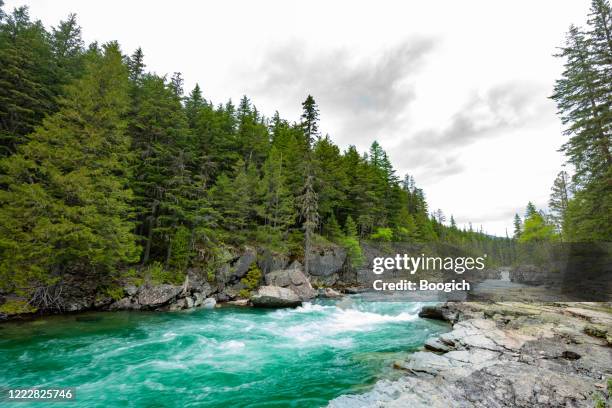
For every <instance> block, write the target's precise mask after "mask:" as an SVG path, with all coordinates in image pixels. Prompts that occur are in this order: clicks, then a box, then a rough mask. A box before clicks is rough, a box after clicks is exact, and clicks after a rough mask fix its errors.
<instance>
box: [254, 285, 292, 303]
mask: <svg viewBox="0 0 612 408" xmlns="http://www.w3.org/2000/svg"><path fill="white" fill-rule="evenodd" d="M251 303H252V304H253V306H255V307H270V308H274V307H296V306H300V305H301V304H302V300H301V299H300V297H299V296H298V295H297V294H296V293H295V292H294V291H292V290H291V289H288V288H283V287H280V286H260V287H259V289H257V290H256V291H255V293H254V294H253V295H252V296H251Z"/></svg>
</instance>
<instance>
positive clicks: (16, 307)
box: [0, 299, 37, 315]
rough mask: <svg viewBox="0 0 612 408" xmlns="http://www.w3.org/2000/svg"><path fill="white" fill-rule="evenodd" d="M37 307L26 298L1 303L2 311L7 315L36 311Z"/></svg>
mask: <svg viewBox="0 0 612 408" xmlns="http://www.w3.org/2000/svg"><path fill="white" fill-rule="evenodd" d="M36 310H37V309H36V308H35V307H34V306H32V305H31V304H29V303H28V302H26V301H25V300H12V299H11V300H7V301H6V302H5V303H4V304H2V305H0V313H4V314H7V315H14V314H22V313H34V312H36Z"/></svg>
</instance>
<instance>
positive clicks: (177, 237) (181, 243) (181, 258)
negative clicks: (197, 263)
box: [168, 226, 192, 271]
mask: <svg viewBox="0 0 612 408" xmlns="http://www.w3.org/2000/svg"><path fill="white" fill-rule="evenodd" d="M190 240H191V232H190V231H189V230H188V229H187V228H185V227H182V226H181V227H179V228H178V229H177V230H176V232H175V233H174V236H173V237H172V241H171V243H170V245H171V254H172V256H171V257H170V260H169V262H168V264H169V266H170V267H171V268H172V269H175V270H179V271H184V270H185V269H187V267H188V266H189V259H190V258H191V255H192V253H191V250H190V248H189V243H190Z"/></svg>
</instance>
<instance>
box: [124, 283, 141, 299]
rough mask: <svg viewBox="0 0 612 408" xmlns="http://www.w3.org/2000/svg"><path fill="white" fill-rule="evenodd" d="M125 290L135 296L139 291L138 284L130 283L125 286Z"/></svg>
mask: <svg viewBox="0 0 612 408" xmlns="http://www.w3.org/2000/svg"><path fill="white" fill-rule="evenodd" d="M123 290H124V291H125V293H127V295H128V296H134V295H135V294H136V293H138V286H136V285H132V284H128V285H125V286H124V287H123Z"/></svg>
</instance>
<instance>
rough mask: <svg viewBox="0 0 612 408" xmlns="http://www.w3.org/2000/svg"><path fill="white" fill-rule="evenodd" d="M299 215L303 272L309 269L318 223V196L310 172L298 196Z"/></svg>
mask: <svg viewBox="0 0 612 408" xmlns="http://www.w3.org/2000/svg"><path fill="white" fill-rule="evenodd" d="M298 202H299V205H300V215H301V216H302V219H303V221H304V222H303V224H302V228H303V229H304V272H306V273H308V271H309V254H310V252H311V250H312V242H313V236H314V232H315V231H316V229H317V226H318V224H319V211H318V197H317V193H316V192H315V191H314V177H313V176H312V174H310V172H308V174H307V176H306V181H305V183H304V189H303V191H302V195H301V196H300V197H299V201H298Z"/></svg>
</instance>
